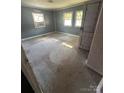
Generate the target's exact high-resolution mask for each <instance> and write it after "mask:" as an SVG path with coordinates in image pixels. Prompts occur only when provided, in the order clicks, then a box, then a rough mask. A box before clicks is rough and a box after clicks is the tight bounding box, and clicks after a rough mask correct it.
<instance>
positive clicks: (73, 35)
mask: <svg viewBox="0 0 124 93" xmlns="http://www.w3.org/2000/svg"><path fill="white" fill-rule="evenodd" d="M57 33H63V34H66V35H70V36H74V37H80V36H78V35H74V34H70V33H65V32H57Z"/></svg>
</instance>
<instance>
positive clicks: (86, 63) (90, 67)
mask: <svg viewBox="0 0 124 93" xmlns="http://www.w3.org/2000/svg"><path fill="white" fill-rule="evenodd" d="M85 65H86V66H87V67H88V68H89V69H92V70H93V71H95V72H96V73H98V74H100V75H103V74H102V73H101V72H99V71H97V70H96V69H95V68H93V67H92V66H90V65H89V64H88V60H86V61H85Z"/></svg>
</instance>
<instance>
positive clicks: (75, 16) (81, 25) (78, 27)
mask: <svg viewBox="0 0 124 93" xmlns="http://www.w3.org/2000/svg"><path fill="white" fill-rule="evenodd" d="M79 11H81V12H82V18H83V10H77V11H76V12H75V23H74V26H75V27H77V28H80V27H81V26H82V18H81V25H80V26H76V21H77V12H79Z"/></svg>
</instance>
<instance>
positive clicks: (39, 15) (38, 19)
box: [32, 13, 45, 28]
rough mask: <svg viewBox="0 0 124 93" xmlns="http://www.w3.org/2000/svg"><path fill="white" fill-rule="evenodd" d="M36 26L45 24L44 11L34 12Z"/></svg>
mask: <svg viewBox="0 0 124 93" xmlns="http://www.w3.org/2000/svg"><path fill="white" fill-rule="evenodd" d="M32 15H33V19H34V25H35V27H36V28H39V27H43V26H45V22H44V21H45V20H44V15H43V14H42V13H32Z"/></svg>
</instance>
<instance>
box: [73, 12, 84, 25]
mask: <svg viewBox="0 0 124 93" xmlns="http://www.w3.org/2000/svg"><path fill="white" fill-rule="evenodd" d="M82 16H83V11H77V12H76V22H75V26H76V27H81V22H82Z"/></svg>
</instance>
